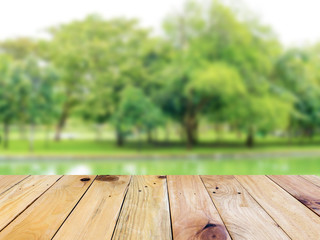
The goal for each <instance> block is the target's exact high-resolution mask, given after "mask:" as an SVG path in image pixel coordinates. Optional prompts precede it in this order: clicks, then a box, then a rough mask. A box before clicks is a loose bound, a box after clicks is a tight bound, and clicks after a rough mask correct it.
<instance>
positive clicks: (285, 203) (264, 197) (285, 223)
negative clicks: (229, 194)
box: [235, 176, 320, 240]
mask: <svg viewBox="0 0 320 240" xmlns="http://www.w3.org/2000/svg"><path fill="white" fill-rule="evenodd" d="M235 177H236V178H237V179H238V181H239V182H240V183H241V184H242V186H243V187H244V188H245V189H246V190H247V191H248V192H249V193H250V194H251V196H252V197H253V198H254V199H255V200H256V201H257V202H258V203H259V204H260V205H261V206H262V207H263V208H264V210H265V211H266V212H267V213H268V214H269V215H270V216H271V217H272V218H273V219H274V220H275V221H276V222H277V223H278V224H279V225H280V227H281V228H282V229H283V230H284V231H285V232H286V233H287V234H288V235H289V237H291V238H292V239H296V240H301V239H314V240H318V239H320V218H319V217H318V216H317V215H316V214H314V213H313V212H312V211H310V210H309V209H308V208H306V207H305V206H303V205H302V204H301V203H300V202H299V201H298V200H297V199H295V198H294V197H292V196H291V195H290V194H289V193H287V192H286V191H285V190H283V189H282V188H281V187H279V186H278V185H277V184H276V183H274V182H273V181H272V180H270V179H269V178H267V177H266V176H235Z"/></svg>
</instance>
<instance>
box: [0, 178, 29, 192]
mask: <svg viewBox="0 0 320 240" xmlns="http://www.w3.org/2000/svg"><path fill="white" fill-rule="evenodd" d="M27 177H28V176H27V175H8V176H0V194H2V193H3V192H5V191H7V190H8V189H10V188H11V187H13V186H14V185H16V184H18V183H19V182H21V181H22V180H23V179H25V178H27Z"/></svg>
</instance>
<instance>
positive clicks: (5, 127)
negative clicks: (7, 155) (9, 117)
mask: <svg viewBox="0 0 320 240" xmlns="http://www.w3.org/2000/svg"><path fill="white" fill-rule="evenodd" d="M9 133H10V125H9V123H4V125H3V145H4V148H5V149H8V148H9Z"/></svg>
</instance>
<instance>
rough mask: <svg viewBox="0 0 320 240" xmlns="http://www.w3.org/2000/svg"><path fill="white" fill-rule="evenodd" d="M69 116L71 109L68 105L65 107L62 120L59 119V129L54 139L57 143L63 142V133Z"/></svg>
mask: <svg viewBox="0 0 320 240" xmlns="http://www.w3.org/2000/svg"><path fill="white" fill-rule="evenodd" d="M68 115H69V108H68V105H67V104H66V105H65V106H64V109H63V112H62V114H61V116H60V119H59V122H58V125H57V128H56V134H55V138H54V139H55V140H56V141H57V142H58V141H60V140H61V132H62V129H63V127H64V126H65V124H66V121H67V118H68Z"/></svg>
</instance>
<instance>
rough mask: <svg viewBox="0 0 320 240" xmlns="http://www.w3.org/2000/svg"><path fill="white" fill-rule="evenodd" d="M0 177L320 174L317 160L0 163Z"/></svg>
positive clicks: (319, 163)
mask: <svg viewBox="0 0 320 240" xmlns="http://www.w3.org/2000/svg"><path fill="white" fill-rule="evenodd" d="M0 174H71V175H76V174H142V175H145V174H163V175H166V174H215V175H217V174H320V159H319V158H304V159H285V158H281V159H263V160H260V161H257V160H234V159H233V160H162V161H161V160H141V161H139V160H136V161H132V160H130V161H129V160H128V161H125V160H116V161H110V160H108V161H103V160H92V161H90V160H69V161H66V160H63V161H61V160H56V161H53V160H50V161H46V160H42V161H40V160H38V161H30V160H28V161H27V160H25V161H23V160H21V161H10V162H8V161H1V163H0Z"/></svg>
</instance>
